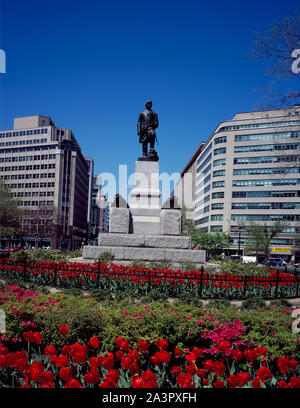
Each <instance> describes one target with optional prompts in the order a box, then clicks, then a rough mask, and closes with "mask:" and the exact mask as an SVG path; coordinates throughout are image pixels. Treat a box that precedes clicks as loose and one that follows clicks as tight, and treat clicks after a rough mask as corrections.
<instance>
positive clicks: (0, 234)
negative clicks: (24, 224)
mask: <svg viewBox="0 0 300 408" xmlns="http://www.w3.org/2000/svg"><path fill="white" fill-rule="evenodd" d="M21 215H22V212H21V210H20V209H19V208H18V202H17V200H16V199H15V198H14V196H13V195H12V193H11V191H10V187H9V186H8V185H7V184H6V183H5V182H4V180H2V179H0V238H15V237H17V236H19V235H20V233H21V223H20V220H21Z"/></svg>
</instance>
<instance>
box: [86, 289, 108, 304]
mask: <svg viewBox="0 0 300 408" xmlns="http://www.w3.org/2000/svg"><path fill="white" fill-rule="evenodd" d="M90 294H91V296H92V297H93V298H94V299H96V300H97V301H98V302H101V301H103V300H112V299H113V297H112V294H111V292H110V291H107V290H105V289H93V290H91V292H90Z"/></svg>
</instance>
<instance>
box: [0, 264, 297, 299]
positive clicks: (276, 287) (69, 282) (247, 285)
mask: <svg viewBox="0 0 300 408" xmlns="http://www.w3.org/2000/svg"><path fill="white" fill-rule="evenodd" d="M281 269H282V268H281ZM0 278H3V279H15V280H18V281H24V282H31V283H34V284H36V285H48V286H52V287H58V288H79V289H83V290H92V289H105V290H110V291H112V292H115V291H118V290H125V289H128V288H129V289H132V290H133V291H134V292H135V293H139V294H145V293H149V291H151V290H157V291H160V292H161V293H164V294H166V295H168V296H174V297H180V296H181V295H182V293H184V292H190V293H192V294H193V295H195V296H198V297H200V298H228V299H246V298H249V297H253V296H258V297H261V298H266V299H276V298H295V297H300V270H299V269H295V270H294V271H293V273H285V272H284V270H283V271H282V270H280V269H276V270H274V269H273V270H270V271H269V273H268V274H267V275H264V276H246V275H245V276H235V275H232V274H222V273H209V272H206V271H205V269H204V267H202V268H201V269H199V270H197V271H185V272H182V271H180V270H177V271H175V270H170V269H157V270H152V269H149V268H137V267H135V268H130V267H125V266H122V265H121V266H117V265H113V264H112V265H110V266H109V267H107V266H106V265H104V264H100V263H94V264H80V263H66V262H58V263H56V262H40V263H33V262H30V261H28V260H24V261H23V262H18V263H17V262H11V261H10V260H8V259H6V258H2V259H0Z"/></svg>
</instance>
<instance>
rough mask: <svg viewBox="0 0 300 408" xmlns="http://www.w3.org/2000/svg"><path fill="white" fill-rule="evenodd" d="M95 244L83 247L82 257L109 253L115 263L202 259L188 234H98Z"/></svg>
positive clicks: (86, 257) (202, 254) (203, 253)
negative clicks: (97, 244)
mask: <svg viewBox="0 0 300 408" xmlns="http://www.w3.org/2000/svg"><path fill="white" fill-rule="evenodd" d="M98 243H99V246H85V247H84V248H83V258H84V259H95V258H97V257H98V256H99V255H101V254H102V253H103V252H106V251H108V252H111V253H112V254H114V256H115V260H114V261H116V262H121V263H122V261H126V262H127V261H134V260H142V261H147V262H148V261H152V262H162V261H165V262H166V261H168V262H171V263H173V264H176V263H180V261H192V262H194V263H196V264H203V263H204V262H205V251H198V250H197V251H196V250H191V237H185V236H163V235H135V234H117V233H116V234H103V233H102V234H99V238H98Z"/></svg>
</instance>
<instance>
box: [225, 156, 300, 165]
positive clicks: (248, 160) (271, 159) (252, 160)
mask: <svg viewBox="0 0 300 408" xmlns="http://www.w3.org/2000/svg"><path fill="white" fill-rule="evenodd" d="M285 162H287V163H291V162H300V156H299V155H298V156H295V155H280V156H258V157H237V158H235V159H233V164H256V163H285Z"/></svg>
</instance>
